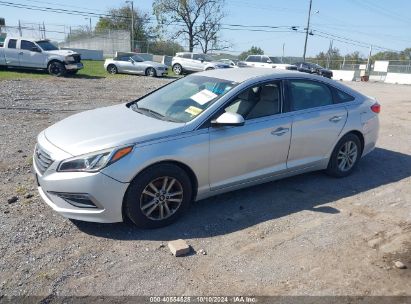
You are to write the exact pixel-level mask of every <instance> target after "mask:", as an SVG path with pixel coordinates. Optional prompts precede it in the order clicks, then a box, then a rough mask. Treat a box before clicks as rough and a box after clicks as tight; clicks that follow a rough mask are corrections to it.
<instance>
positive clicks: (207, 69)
mask: <svg viewBox="0 0 411 304" xmlns="http://www.w3.org/2000/svg"><path fill="white" fill-rule="evenodd" d="M211 70H214V68H206V71H211Z"/></svg>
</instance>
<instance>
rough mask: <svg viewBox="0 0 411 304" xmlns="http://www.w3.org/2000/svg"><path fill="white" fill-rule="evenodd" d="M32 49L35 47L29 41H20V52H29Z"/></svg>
mask: <svg viewBox="0 0 411 304" xmlns="http://www.w3.org/2000/svg"><path fill="white" fill-rule="evenodd" d="M34 47H36V45H35V44H34V43H33V42H31V41H27V40H22V41H21V45H20V48H21V49H22V50H27V51H31V50H32V49H33V48H34Z"/></svg>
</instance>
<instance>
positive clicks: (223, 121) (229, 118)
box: [211, 112, 245, 127]
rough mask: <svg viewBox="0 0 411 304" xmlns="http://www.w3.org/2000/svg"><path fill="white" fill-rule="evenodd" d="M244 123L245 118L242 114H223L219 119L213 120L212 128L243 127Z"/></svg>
mask: <svg viewBox="0 0 411 304" xmlns="http://www.w3.org/2000/svg"><path fill="white" fill-rule="evenodd" d="M244 122H245V121H244V117H242V116H241V115H240V114H237V113H231V112H225V113H223V114H221V115H220V116H219V117H218V118H217V119H215V120H212V121H211V126H213V127H219V126H221V127H223V126H243V125H244Z"/></svg>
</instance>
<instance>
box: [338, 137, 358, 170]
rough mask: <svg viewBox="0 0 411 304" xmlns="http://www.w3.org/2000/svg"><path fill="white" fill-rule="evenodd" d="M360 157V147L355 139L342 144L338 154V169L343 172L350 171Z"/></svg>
mask: <svg viewBox="0 0 411 304" xmlns="http://www.w3.org/2000/svg"><path fill="white" fill-rule="evenodd" d="M357 157H358V147H357V145H356V144H355V142H353V141H347V142H346V143H345V144H344V145H342V147H341V149H340V151H338V155H337V164H338V169H340V170H341V171H343V172H346V171H349V170H350V169H351V168H352V167H353V166H354V164H355V161H356V160H357Z"/></svg>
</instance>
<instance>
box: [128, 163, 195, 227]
mask: <svg viewBox="0 0 411 304" xmlns="http://www.w3.org/2000/svg"><path fill="white" fill-rule="evenodd" d="M191 187H192V185H191V182H190V179H189V177H188V175H187V174H186V172H185V171H184V170H183V169H181V168H180V167H178V166H176V165H173V164H158V165H154V166H152V167H150V168H148V169H146V170H144V171H143V172H142V173H140V174H139V175H138V176H137V177H136V178H134V180H133V181H132V182H131V184H130V186H129V188H128V190H127V192H126V194H125V196H124V211H125V214H126V215H127V217H128V218H129V219H130V220H131V221H132V222H133V223H134V224H135V225H136V226H138V227H140V228H159V227H164V226H167V225H170V224H171V223H173V222H174V221H176V220H177V219H178V218H179V217H180V216H181V215H182V214H183V213H184V212H185V211H186V210H187V208H188V207H189V205H190V201H191V198H192V188H191Z"/></svg>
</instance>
